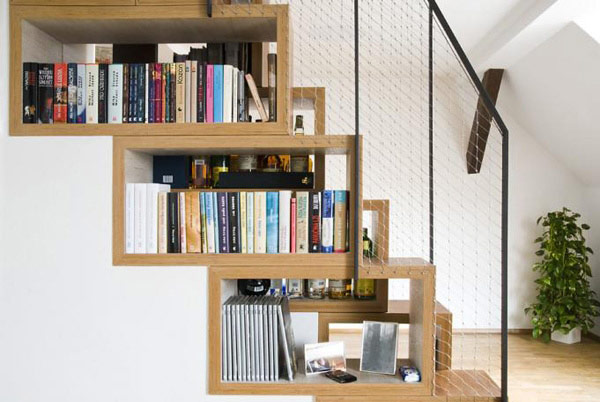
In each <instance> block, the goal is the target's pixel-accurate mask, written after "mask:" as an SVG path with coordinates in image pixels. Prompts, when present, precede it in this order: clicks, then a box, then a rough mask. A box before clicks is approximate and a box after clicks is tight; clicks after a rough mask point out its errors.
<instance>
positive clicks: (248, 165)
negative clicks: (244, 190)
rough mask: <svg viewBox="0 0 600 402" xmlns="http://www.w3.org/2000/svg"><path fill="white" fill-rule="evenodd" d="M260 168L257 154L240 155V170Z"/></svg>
mask: <svg viewBox="0 0 600 402" xmlns="http://www.w3.org/2000/svg"><path fill="white" fill-rule="evenodd" d="M257 170H258V158H257V156H256V155H239V156H238V171H239V172H255V171H257Z"/></svg>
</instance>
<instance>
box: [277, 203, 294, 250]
mask: <svg viewBox="0 0 600 402" xmlns="http://www.w3.org/2000/svg"><path fill="white" fill-rule="evenodd" d="M291 200H292V192H291V191H280V192H279V252H280V253H283V254H286V253H289V252H290V240H291V237H292V236H291V232H290V212H291V209H290V205H291Z"/></svg>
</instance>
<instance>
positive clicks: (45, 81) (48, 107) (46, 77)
mask: <svg viewBox="0 0 600 402" xmlns="http://www.w3.org/2000/svg"><path fill="white" fill-rule="evenodd" d="M38 107H39V113H38V122H39V123H44V124H50V123H52V122H54V65H53V64H39V67H38Z"/></svg>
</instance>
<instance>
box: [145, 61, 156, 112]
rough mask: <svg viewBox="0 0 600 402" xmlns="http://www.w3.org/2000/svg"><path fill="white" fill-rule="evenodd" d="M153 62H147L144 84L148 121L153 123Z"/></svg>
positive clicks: (154, 97)
mask: <svg viewBox="0 0 600 402" xmlns="http://www.w3.org/2000/svg"><path fill="white" fill-rule="evenodd" d="M155 74H156V73H155V72H154V63H148V80H147V81H146V85H147V86H148V123H154V121H155V116H154V102H155V99H156V94H155V93H154V89H155V88H154V76H155Z"/></svg>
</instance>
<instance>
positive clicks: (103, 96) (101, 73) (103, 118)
mask: <svg viewBox="0 0 600 402" xmlns="http://www.w3.org/2000/svg"><path fill="white" fill-rule="evenodd" d="M107 91H108V64H99V65H98V123H108V102H107V96H108V93H107Z"/></svg>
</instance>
